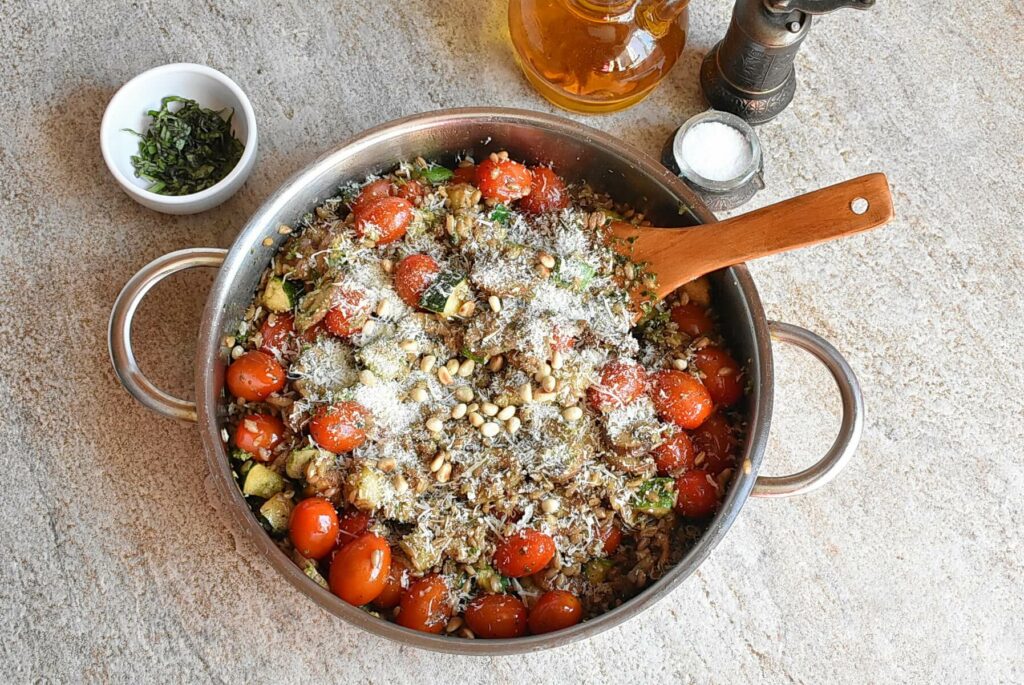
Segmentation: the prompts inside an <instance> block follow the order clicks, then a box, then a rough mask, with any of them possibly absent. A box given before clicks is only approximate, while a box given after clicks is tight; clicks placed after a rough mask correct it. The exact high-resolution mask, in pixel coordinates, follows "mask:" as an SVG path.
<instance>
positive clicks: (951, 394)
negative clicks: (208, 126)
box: [0, 0, 1024, 684]
mask: <svg viewBox="0 0 1024 685" xmlns="http://www.w3.org/2000/svg"><path fill="white" fill-rule="evenodd" d="M928 5H929V6H928V7H927V8H926V7H924V6H923V3H899V2H880V3H878V6H876V7H875V9H874V10H872V11H871V12H869V13H856V14H855V13H852V12H850V13H844V14H842V15H836V16H833V17H828V18H826V19H824V20H822V21H820V22H819V24H818V26H817V27H816V28H815V29H814V30H813V31H812V33H811V36H810V38H809V39H808V41H807V44H806V46H805V48H804V50H803V52H802V53H801V55H800V58H799V60H798V70H799V74H800V87H799V91H798V93H797V97H796V101H795V102H794V103H793V105H792V106H791V107H790V108H789V109H788V110H787V111H786V112H785V113H784V114H783V115H782V116H781V117H779V118H778V119H777V120H776V121H774V122H772V123H770V124H768V125H766V126H764V127H762V128H761V129H760V133H761V136H762V139H763V142H764V147H765V150H766V163H765V167H766V173H765V177H766V181H767V184H768V189H767V190H766V191H765V192H763V193H762V194H761V195H759V196H758V197H757V200H756V203H767V202H771V201H775V200H778V199H781V198H784V197H786V196H788V195H792V194H795V193H800V192H803V191H807V190H811V189H814V188H816V187H819V186H823V185H827V184H830V183H834V182H837V181H840V180H843V179H845V178H849V177H853V176H857V175H860V174H862V173H866V172H870V171H876V170H881V171H885V172H887V173H888V174H889V177H890V180H891V184H892V189H893V193H894V196H895V202H896V211H897V214H898V218H897V219H896V221H895V222H893V223H892V224H891V226H890V227H889V228H887V229H885V230H882V231H878V232H874V233H870V234H867V235H864V236H860V237H856V238H853V239H850V240H847V241H845V242H842V243H837V244H833V245H826V246H822V247H818V248H814V249H810V250H805V251H802V252H799V253H796V254H789V255H784V256H779V257H775V258H772V259H767V260H764V261H762V262H760V263H757V264H754V265H752V267H751V269H752V271H753V274H754V277H755V279H756V281H757V283H758V286H759V288H760V291H761V296H762V298H763V300H764V302H765V305H766V308H767V310H768V313H769V315H770V316H771V317H772V318H776V319H780V320H785V321H790V322H793V323H797V324H800V325H803V326H807V327H809V328H811V329H813V330H815V331H818V332H820V333H821V334H823V335H824V336H826V337H827V338H829V339H830V340H831V341H832V342H833V343H834V344H835V345H836V346H837V347H838V348H839V349H840V350H842V351H843V352H844V353H845V354H846V355H847V357H848V359H849V361H850V362H851V364H852V365H853V367H854V368H855V369H856V370H857V372H858V373H859V375H860V378H861V381H862V383H863V386H864V392H865V396H866V398H867V406H868V411H869V418H868V423H867V428H866V431H865V435H864V441H863V445H862V447H861V449H860V452H859V453H858V455H857V456H856V458H855V459H854V461H853V462H852V463H851V465H850V466H849V468H848V469H847V471H846V472H845V473H843V474H842V476H841V477H840V478H839V479H838V480H836V481H835V482H834V483H832V484H831V485H830V486H829V487H828V488H826V489H824V490H822V491H819V492H818V493H815V494H813V495H810V496H806V497H802V498H798V499H792V500H788V501H764V500H760V501H750V502H749V503H748V505H747V506H746V508H745V509H744V510H743V512H742V515H741V516H740V518H739V520H738V521H737V523H736V524H735V525H734V526H733V528H732V530H731V532H730V533H729V535H728V536H727V538H726V539H725V541H724V542H723V544H722V545H721V546H720V547H719V548H718V549H717V550H716V551H715V552H714V553H713V555H712V556H711V558H710V559H709V560H708V561H707V562H706V563H705V564H704V565H703V566H702V567H701V569H700V570H699V571H698V572H697V573H696V574H695V575H694V576H692V577H691V578H690V579H689V580H688V581H687V582H686V583H685V584H684V585H683V586H682V587H681V588H680V589H679V590H678V591H676V592H675V593H674V594H673V595H672V596H671V597H670V598H668V599H667V600H665V601H663V602H661V603H660V604H658V605H657V606H656V607H655V608H654V609H653V610H651V611H650V612H648V613H646V614H644V615H642V616H640V617H638V618H636V619H634V620H632V621H630V622H628V623H627V624H625V625H623V626H621V627H619V628H616V629H614V630H611V631H609V632H606V633H604V634H602V635H601V636H599V637H597V638H594V639H591V640H589V641H586V642H583V643H579V644H575V645H571V646H568V647H565V648H560V649H557V650H554V651H548V652H545V653H539V654H535V655H530V656H522V657H514V658H495V659H468V658H457V657H452V656H443V655H436V654H429V653H425V652H420V651H416V650H413V649H408V648H402V647H399V646H397V645H395V644H392V643H389V642H385V641H383V640H381V639H378V638H375V637H372V636H370V635H367V634H364V633H361V632H358V631H357V630H355V629H354V628H351V627H349V626H348V625H346V624H345V623H343V622H341V621H340V620H338V619H335V618H334V617H332V616H331V615H329V614H327V613H326V612H324V611H322V610H320V609H318V608H316V607H315V606H314V605H313V604H312V603H311V602H309V601H307V600H306V599H305V598H304V597H303V596H302V595H300V594H299V593H298V592H296V591H294V590H293V589H291V588H290V587H286V586H284V585H282V584H281V583H280V582H278V578H277V577H276V576H275V574H274V573H273V572H272V571H271V569H270V567H269V565H268V564H267V563H265V562H264V561H263V560H262V559H260V558H258V557H256V556H255V555H254V551H255V550H254V549H253V548H252V547H251V545H250V544H249V543H247V542H245V541H241V540H240V541H238V542H236V541H235V538H234V537H233V535H232V522H231V520H230V519H229V518H228V516H227V515H226V514H225V513H224V512H221V511H219V510H218V509H217V508H215V506H214V505H213V503H212V502H213V500H212V499H211V496H210V494H209V492H208V488H207V486H206V467H205V462H204V459H203V458H202V456H201V450H200V444H199V437H198V435H197V433H196V430H195V428H194V427H193V426H190V425H184V424H178V423H174V422H172V421H168V420H163V419H160V418H157V417H155V416H154V415H152V414H150V413H148V412H147V411H146V410H144V409H142V408H141V407H140V406H139V405H138V404H136V403H135V402H134V401H132V399H131V398H130V397H129V396H128V395H127V393H125V392H124V391H123V390H122V389H121V388H120V387H119V386H118V385H117V383H116V381H115V379H114V376H113V373H112V371H111V369H110V365H109V362H108V360H107V353H106V341H105V329H106V321H107V316H108V314H109V310H110V305H111V303H112V302H113V299H114V296H115V295H116V294H117V291H118V289H119V288H120V287H121V285H122V284H123V283H124V282H125V281H126V280H127V279H128V277H129V276H130V275H131V274H132V273H133V272H134V271H135V270H136V269H137V268H139V267H140V266H142V265H143V264H145V263H146V262H147V261H149V260H150V259H152V258H154V257H157V256H159V255H161V254H163V253H164V252H167V251H169V250H174V249H177V248H182V247H187V246H196V245H212V246H227V245H229V244H230V243H231V241H232V239H233V236H234V235H235V233H236V231H237V230H238V228H239V227H240V226H241V225H242V223H243V222H244V220H245V218H246V217H247V216H248V215H249V214H250V213H251V212H252V211H253V210H254V209H255V208H256V207H257V206H258V205H259V203H260V198H262V197H264V196H266V195H267V194H268V193H269V192H270V191H272V190H273V189H274V188H275V187H276V186H277V185H278V184H279V183H280V182H281V181H282V180H284V179H285V178H286V177H287V176H289V175H290V174H291V173H293V172H294V171H296V170H297V169H299V168H301V167H302V166H304V165H305V164H306V163H308V162H309V161H311V160H312V159H314V158H315V157H316V156H318V155H319V154H320V153H321V152H323V151H325V150H326V149H328V148H331V147H333V146H335V145H336V144H338V143H339V142H340V141H342V140H344V139H346V138H347V137H349V136H351V135H353V134H355V133H357V132H359V131H360V130H362V129H364V128H367V127H370V126H373V125H375V124H378V123H381V122H383V121H386V120H388V119H393V118H396V117H399V116H403V115H407V114H411V113H416V112H420V111H424V110H430V109H436V108H441V107H449V106H460V105H509V106H517V107H526V108H532V109H538V110H543V111H550V110H551V108H550V107H549V106H548V105H547V104H546V103H545V102H544V101H542V100H541V99H540V98H538V97H537V96H536V95H535V94H534V93H533V92H532V91H531V90H530V88H529V87H528V86H527V84H526V83H525V81H524V80H523V79H522V77H521V76H520V74H519V72H518V71H517V68H516V66H515V64H514V62H513V60H512V56H511V53H510V49H509V46H508V42H507V38H506V35H505V24H504V11H505V10H504V8H505V3H504V2H499V1H494V2H491V1H486V2H464V1H463V2H454V1H447V0H444V1H442V0H408V1H406V2H401V3H389V2H380V1H377V2H368V1H367V0H352V1H350V2H345V3H341V2H336V3H312V2H301V1H294V0H292V1H287V2H265V3H264V2H260V3H257V2H243V1H241V0H223V1H219V2H195V3H190V2H186V1H185V0H161V1H160V2H152V1H151V0H139V1H138V2H131V3H129V2H117V3H114V2H70V1H69V0H55V1H54V2H47V3H43V2H15V1H14V0H0V46H2V48H0V49H2V54H3V57H2V59H0V83H2V84H3V87H2V97H0V121H2V123H3V125H2V126H0V201H2V204H0V235H2V237H3V239H4V242H3V243H2V245H0V273H2V277H0V293H2V297H0V301H2V302H3V317H2V320H0V346H2V348H3V350H4V354H3V355H2V357H0V369H2V378H3V382H2V384H0V402H2V405H3V407H4V408H5V410H6V412H5V419H4V420H3V421H2V422H0V453H2V455H3V464H4V470H3V474H4V481H5V483H6V487H5V489H4V494H3V496H2V497H0V523H2V529H3V532H2V533H0V564H2V566H0V635H2V636H3V637H2V639H0V681H3V682H30V681H31V682H65V681H116V682H131V683H139V682H150V681H163V682H176V681H200V682H202V681H228V682H317V681H335V682H382V683H426V682H446V683H477V682H500V683H505V682H516V683H520V682H521V683H534V682H538V683H539V682H559V683H566V682H625V683H660V684H664V683H675V682H698V683H704V682H717V683H743V682H801V683H823V682H846V683H875V682H913V683H934V682H985V683H995V682H1006V683H1010V682H1021V681H1024V618H1022V616H1024V590H1022V587H1024V545H1022V542H1021V540H1022V533H1021V531H1022V529H1024V488H1022V485H1021V483H1022V482H1024V481H1022V478H1021V470H1022V467H1024V456H1022V454H1024V428H1022V425H1024V400H1022V397H1024V362H1022V358H1024V352H1022V350H1024V305H1022V304H1021V302H1022V298H1024V276H1022V274H1024V225H1022V224H1024V222H1022V220H1021V204H1022V198H1024V181H1022V177H1024V142H1022V141H1024V114H1022V112H1024V50H1022V48H1021V42H1020V41H1021V38H1022V37H1024V15H1022V10H1021V6H1020V3H1017V2H1012V1H1011V0H979V1H978V2H976V3H967V4H965V3H928ZM728 11H729V3H726V2H721V1H715V2H712V1H709V0H703V1H701V2H695V3H694V6H693V8H692V15H691V29H692V35H691V40H690V43H689V46H688V47H687V52H686V54H685V56H684V58H683V59H682V61H681V63H680V64H678V65H677V66H676V68H675V70H674V71H673V72H672V73H671V75H670V76H669V78H668V79H667V81H666V82H665V84H664V85H663V86H662V87H661V88H660V89H659V90H658V91H657V92H656V94H655V95H653V96H652V97H651V98H650V99H649V100H648V101H646V102H644V103H641V104H640V105H639V106H637V107H634V108H633V109H631V110H628V111H626V112H623V113H620V114H616V115H613V116H608V117H604V118H590V119H582V118H581V120H583V121H586V122H587V123H589V124H591V125H594V126H598V127H600V128H602V129H605V130H607V131H610V132H613V133H615V134H617V135H619V136H621V137H622V138H624V139H625V140H627V141H628V142H630V143H633V144H635V145H637V146H639V147H640V148H641V149H644V150H646V151H648V152H650V153H652V154H656V153H657V151H658V150H659V149H660V147H661V144H662V141H663V140H664V139H665V137H666V136H667V135H668V133H669V132H670V131H671V130H672V129H673V128H674V127H675V126H676V125H678V124H679V123H680V122H681V121H682V120H684V119H685V118H686V117H688V116H689V115H691V114H694V113H695V112H697V111H699V110H700V109H702V107H703V105H702V103H701V100H700V95H699V88H698V85H697V81H696V74H697V67H698V65H699V62H700V59H701V57H702V55H703V54H704V53H705V52H706V51H707V50H708V48H709V47H710V46H711V45H712V44H713V43H714V42H715V41H716V40H718V38H719V37H720V36H721V35H722V33H723V32H724V30H725V26H726V23H727V17H728ZM174 61H195V62H202V63H206V64H210V65H212V66H215V67H217V68H219V69H222V70H223V71H225V72H227V73H228V74H229V75H231V76H232V77H234V78H235V79H236V80H237V81H238V82H239V83H240V84H242V86H243V87H244V88H245V89H246V90H247V92H248V93H249V95H250V96H251V98H252V101H253V105H254V106H255V109H256V114H257V117H258V118H259V125H260V132H261V141H260V142H261V144H260V158H259V161H258V163H257V166H256V169H255V172H254V173H253V175H252V177H251V179H250V180H249V182H248V184H247V185H246V186H245V188H244V189H243V190H242V191H241V192H240V193H239V194H238V195H236V196H235V197H234V198H233V199H232V200H231V201H229V202H228V203H227V204H225V205H223V206H221V207H220V208H218V209H215V210H213V211H210V212H207V213H205V214H201V215H199V216H192V217H177V218H176V217H170V216H163V215H160V214H155V213H153V212H150V211H148V210H145V209H143V208H141V207H140V206H139V205H137V204H135V203H134V202H132V201H131V200H130V199H128V197H127V196H125V195H124V194H123V193H122V192H121V191H120V190H119V189H118V188H117V186H116V185H115V184H114V183H113V181H112V179H111V178H110V176H109V175H108V173H107V171H106V168H105V167H104V165H103V162H102V160H101V158H100V154H99V145H98V135H97V132H98V128H99V120H100V116H101V114H102V112H103V108H104V105H105V104H106V101H107V100H108V99H109V98H110V96H111V95H112V94H113V92H114V91H115V90H116V89H117V87H118V86H119V85H120V84H121V83H123V82H124V81H126V80H127V79H129V78H130V77H132V76H133V75H135V74H136V73H138V72H140V71H142V70H144V69H146V68H149V67H152V66H155V65H158V64H161V63H165V62H174ZM209 283H210V274H202V273H192V274H189V275H186V276H182V277H180V278H176V279H174V280H173V281H172V282H169V283H165V284H164V285H162V286H160V287H159V288H157V289H156V291H155V293H154V294H153V296H152V297H150V299H149V300H147V301H146V303H145V304H144V306H143V308H142V311H141V313H140V316H139V318H138V319H137V324H136V329H135V330H136V335H137V338H138V342H137V350H138V352H139V355H140V357H141V359H142V360H143V363H144V366H145V369H146V370H147V371H148V372H149V373H151V374H152V375H153V376H154V377H155V379H156V380H157V381H158V382H159V383H160V384H162V385H163V386H165V387H166V388H168V389H169V390H171V391H174V392H177V393H181V394H186V393H189V392H190V391H189V384H190V380H191V370H192V368H191V356H192V354H193V351H194V340H195V331H196V322H197V319H198V315H199V312H200V311H201V307H202V304H203V301H204V298H205V291H206V288H207V287H208V285H209ZM777 359H778V361H777V376H778V385H779V388H778V393H777V400H776V406H777V412H776V417H775V422H774V425H773V429H772V437H771V442H770V447H769V455H768V457H767V460H766V464H767V470H768V471H769V472H774V473H783V472H786V471H788V470H792V469H794V468H796V467H798V466H801V465H806V464H809V463H810V462H811V461H812V460H813V459H814V458H815V457H816V456H817V455H818V454H819V453H820V452H822V451H823V450H824V449H825V448H826V447H827V445H828V444H829V443H830V441H831V437H832V435H833V432H834V430H835V428H836V425H837V421H838V418H837V416H838V399H837V398H836V396H835V393H834V390H833V388H832V384H831V380H830V378H829V377H828V376H827V374H826V373H825V372H824V371H823V370H822V369H820V368H819V367H817V366H816V365H815V364H814V363H813V362H811V361H809V360H808V359H806V358H805V357H804V356H803V355H801V354H800V353H798V352H793V351H790V350H785V349H783V350H779V352H778V355H777Z"/></svg>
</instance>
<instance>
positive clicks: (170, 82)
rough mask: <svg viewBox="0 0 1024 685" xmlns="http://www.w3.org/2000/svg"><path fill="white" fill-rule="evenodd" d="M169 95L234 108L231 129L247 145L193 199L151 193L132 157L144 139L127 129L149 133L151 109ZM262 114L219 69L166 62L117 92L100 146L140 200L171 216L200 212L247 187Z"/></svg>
mask: <svg viewBox="0 0 1024 685" xmlns="http://www.w3.org/2000/svg"><path fill="white" fill-rule="evenodd" d="M168 95H179V96H181V97H185V98H189V99H192V100H195V101H196V102H198V103H199V104H200V105H201V106H203V107H208V108H210V109H214V110H220V109H223V108H225V107H231V108H232V109H234V112H235V114H234V117H232V119H231V129H232V132H233V133H234V135H235V137H236V138H238V140H240V141H242V144H243V145H245V150H244V151H243V152H242V158H241V159H240V160H239V161H238V164H236V165H235V168H234V169H232V170H231V171H230V172H229V173H228V175H227V176H225V177H224V178H222V179H221V180H220V181H219V182H218V183H217V184H216V185H213V186H211V187H209V188H207V189H206V190H202V191H200V192H198V193H192V194H191V195H160V194H158V193H151V192H149V191H148V190H146V187H147V186H148V185H149V182H148V181H146V180H144V179H141V178H137V177H136V176H135V169H134V168H133V167H132V162H131V157H132V155H134V154H136V153H137V152H138V149H139V138H138V136H136V135H133V134H132V133H129V132H127V131H125V130H124V129H126V128H127V129H131V130H133V131H139V132H140V133H141V132H143V131H145V130H146V128H147V127H148V126H149V123H150V119H149V116H147V115H146V112H148V111H149V110H151V109H160V100H161V99H163V98H164V97H167V96H168ZM256 147H257V136H256V115H255V114H254V113H253V110H252V104H250V102H249V98H247V97H246V96H245V93H243V92H242V89H241V88H239V87H238V84H237V83H235V82H234V81H232V80H231V79H229V78H228V77H227V76H225V75H224V74H222V73H220V72H219V71H217V70H216V69H211V68H210V67H207V66H203V65H202V64H165V65H164V66H162V67H156V68H154V69H150V70H149V71H144V72H143V73H141V74H139V75H138V76H136V77H135V78H133V79H132V80H131V81H129V82H128V83H126V84H124V85H123V86H121V89H120V90H119V91H117V93H115V94H114V97H113V98H111V99H110V103H109V104H108V105H107V110H106V112H104V114H103V121H102V123H101V124H100V148H101V149H102V151H103V160H104V161H105V162H106V163H107V168H108V169H110V173H111V174H113V175H114V178H115V179H117V182H118V183H120V184H121V187H122V188H124V191H125V192H126V193H128V195H130V196H131V197H132V199H134V200H135V201H136V202H138V203H140V204H142V205H144V206H146V207H149V208H150V209H155V210H156V211H158V212H164V213H166V214H195V213H196V212H202V211H204V210H207V209H211V208H212V207H216V206H217V205H219V204H220V203H222V202H224V201H225V200H227V199H228V198H229V197H231V196H232V195H234V194H235V192H236V191H237V190H238V189H239V188H241V187H242V184H243V183H245V179H246V178H248V176H249V173H250V172H251V171H252V167H253V164H255V162H256Z"/></svg>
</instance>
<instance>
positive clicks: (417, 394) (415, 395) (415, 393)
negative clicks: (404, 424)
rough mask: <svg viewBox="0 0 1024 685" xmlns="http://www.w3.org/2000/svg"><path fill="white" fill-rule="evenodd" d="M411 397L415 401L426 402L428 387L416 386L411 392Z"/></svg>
mask: <svg viewBox="0 0 1024 685" xmlns="http://www.w3.org/2000/svg"><path fill="white" fill-rule="evenodd" d="M409 399H411V400H412V401H413V402H426V401H427V389H426V388H422V387H419V386H417V387H415V388H413V389H412V392H410V393H409Z"/></svg>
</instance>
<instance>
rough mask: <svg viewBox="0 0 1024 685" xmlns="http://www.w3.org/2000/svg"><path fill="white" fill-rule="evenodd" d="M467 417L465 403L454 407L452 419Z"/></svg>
mask: <svg viewBox="0 0 1024 685" xmlns="http://www.w3.org/2000/svg"><path fill="white" fill-rule="evenodd" d="M465 415H466V405H465V404H464V403H462V402H459V403H458V404H456V405H455V406H454V407H452V418H453V419H461V418H462V417H463V416H465Z"/></svg>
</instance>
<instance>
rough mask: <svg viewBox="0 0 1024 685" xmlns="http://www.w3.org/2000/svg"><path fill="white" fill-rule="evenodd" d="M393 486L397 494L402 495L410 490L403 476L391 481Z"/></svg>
mask: <svg viewBox="0 0 1024 685" xmlns="http://www.w3.org/2000/svg"><path fill="white" fill-rule="evenodd" d="M391 486H392V487H394V488H395V492H397V493H398V494H402V493H403V492H405V491H406V490H408V489H409V483H408V481H406V480H405V478H403V477H402V476H401V474H399V475H397V476H395V477H394V478H392V479H391Z"/></svg>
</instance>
